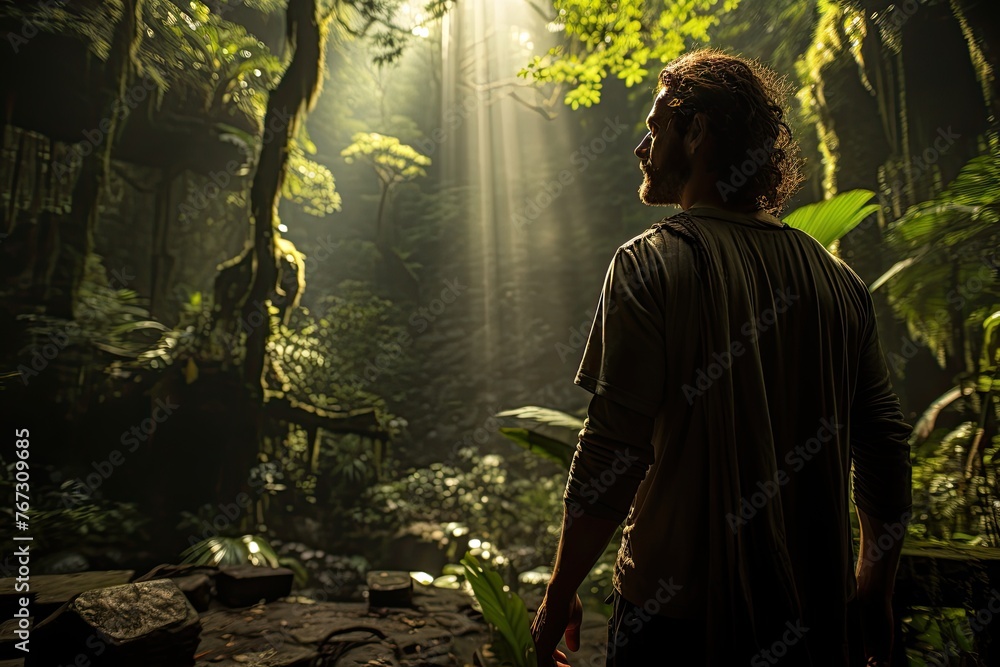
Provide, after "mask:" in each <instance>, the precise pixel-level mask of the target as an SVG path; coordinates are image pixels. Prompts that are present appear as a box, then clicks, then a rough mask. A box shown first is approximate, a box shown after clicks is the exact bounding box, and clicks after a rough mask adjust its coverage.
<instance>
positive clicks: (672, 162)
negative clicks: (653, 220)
mask: <svg viewBox="0 0 1000 667" xmlns="http://www.w3.org/2000/svg"><path fill="white" fill-rule="evenodd" d="M639 169H640V170H642V176H643V178H642V185H640V186H639V199H640V201H642V203H643V204H646V205H648V206H680V203H681V192H682V191H683V190H684V186H685V185H686V184H687V182H688V180H689V179H690V178H691V161H690V160H689V159H688V157H687V156H686V155H685V154H684V151H681V150H678V151H674V154H673V155H668V156H667V159H666V160H665V161H664V165H663V166H662V167H660V168H656V167H654V166H652V165H651V164H649V163H648V162H645V161H643V162H640V163H639Z"/></svg>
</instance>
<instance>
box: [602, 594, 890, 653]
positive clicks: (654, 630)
mask: <svg viewBox="0 0 1000 667" xmlns="http://www.w3.org/2000/svg"><path fill="white" fill-rule="evenodd" d="M606 601H607V602H609V603H612V604H613V606H614V609H613V611H612V613H611V618H610V619H609V620H608V647H607V661H606V662H605V665H606V667H642V666H644V665H656V667H674V666H675V665H676V666H677V667H681V666H684V667H694V666H695V665H704V664H705V659H706V657H705V645H706V639H705V637H706V627H705V621H704V620H703V619H683V618H668V617H666V616H658V615H655V614H650V613H648V612H647V611H645V610H644V609H642V608H640V607H637V606H636V605H634V604H632V603H631V602H629V601H628V600H626V599H625V598H623V597H622V596H621V594H620V593H618V592H617V591H615V592H614V593H612V594H611V595H610V596H608V599H607V600H606ZM853 607H854V605H849V606H848V609H847V611H848V625H849V627H851V629H854V630H857V632H860V625H859V621H858V619H857V616H856V610H855V609H854V608H853ZM841 622H843V620H842V621H841ZM833 625H834V624H833V622H832V621H830V622H829V624H828V622H827V621H826V620H819V621H818V622H817V623H815V624H813V625H812V628H811V629H809V630H808V633H809V638H810V639H811V640H814V641H815V643H813V647H814V651H818V652H814V653H813V655H812V656H811V659H810V657H808V656H807V651H806V646H805V642H804V641H803V642H801V643H800V644H798V645H797V646H793V647H790V648H789V654H788V655H786V656H783V657H782V659H781V662H782V664H783V665H787V666H788V667H799V666H801V665H807V664H812V665H815V666H816V667H821V666H822V667H845V666H846V665H859V666H860V665H864V655H863V653H862V652H861V651H860V646H859V645H858V644H860V636H859V635H855V641H857V644H854V643H853V642H852V647H853V648H855V651H854V653H855V655H854V656H853V659H849V658H848V647H847V645H846V644H843V643H838V642H837V641H835V640H833V639H832V638H830V639H827V637H825V636H824V635H825V634H826V633H824V632H823V629H824V627H825V626H828V627H833ZM836 635H837V636H840V637H843V632H842V631H841V630H838V632H837V633H836ZM898 641H899V640H897V642H898ZM817 647H821V648H817ZM717 648H723V649H725V648H726V647H717ZM733 664H741V665H745V664H747V661H746V660H739V661H738V662H734V663H733ZM749 664H751V665H766V664H774V660H773V659H768V657H767V656H761V657H759V658H758V659H757V661H756V662H754V660H753V658H751V660H750V663H749ZM894 664H895V663H894ZM903 664H905V663H903Z"/></svg>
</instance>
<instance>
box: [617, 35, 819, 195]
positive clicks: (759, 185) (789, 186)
mask: <svg viewBox="0 0 1000 667" xmlns="http://www.w3.org/2000/svg"><path fill="white" fill-rule="evenodd" d="M785 94H786V88H785V86H784V82H783V81H782V80H781V79H780V78H779V77H778V76H777V75H776V74H775V73H774V72H772V71H771V70H769V69H767V68H765V67H763V66H761V65H759V64H757V63H755V62H752V61H748V60H744V59H743V58H740V57H738V56H731V55H727V54H725V53H722V52H721V51H716V50H713V49H705V50H701V51H693V52H690V53H687V54H685V55H683V56H681V57H680V58H677V59H676V60H674V61H673V62H671V63H670V64H669V65H667V66H666V67H665V68H664V69H663V71H662V72H660V80H659V85H658V86H657V90H656V99H655V100H654V102H653V108H652V110H651V111H650V114H649V117H648V118H647V119H646V120H647V125H648V127H649V132H648V133H647V134H646V136H645V137H644V138H643V140H642V142H641V143H640V144H639V145H638V146H637V147H636V149H635V154H636V156H637V157H638V158H639V159H640V165H639V166H640V168H641V169H642V172H643V175H644V179H643V183H642V186H641V187H640V188H639V196H640V198H641V199H642V201H643V202H644V203H646V204H650V205H667V204H677V205H681V206H683V207H684V208H687V207H688V206H690V205H691V204H693V203H696V202H701V203H714V204H716V205H722V206H725V207H726V208H733V209H742V210H755V209H763V210H765V211H767V212H769V213H777V212H779V211H780V210H781V208H782V207H783V206H784V204H785V202H786V201H787V200H788V198H789V197H790V196H791V195H792V194H793V193H794V192H795V190H797V189H798V186H799V184H800V183H801V181H802V175H801V171H800V167H801V160H800V158H799V155H798V145H797V143H796V142H795V140H794V139H793V138H792V133H791V130H790V129H789V127H788V125H787V123H785V121H784V115H785V114H784V109H783V108H782V100H783V99H784V97H785Z"/></svg>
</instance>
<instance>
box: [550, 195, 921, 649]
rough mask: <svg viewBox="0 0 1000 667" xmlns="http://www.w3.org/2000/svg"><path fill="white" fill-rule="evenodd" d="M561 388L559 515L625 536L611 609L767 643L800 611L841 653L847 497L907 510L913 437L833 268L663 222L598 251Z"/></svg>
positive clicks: (751, 232)
mask: <svg viewBox="0 0 1000 667" xmlns="http://www.w3.org/2000/svg"><path fill="white" fill-rule="evenodd" d="M575 382H576V384H578V385H580V386H581V387H583V388H585V389H587V390H588V391H590V392H591V393H593V394H595V400H594V402H592V404H591V410H590V413H589V416H588V419H587V422H586V426H585V428H584V430H583V431H581V438H580V444H579V445H578V451H577V454H576V457H575V458H574V462H573V466H572V468H571V472H570V476H569V479H568V482H567V488H566V503H567V506H568V508H569V510H570V511H571V512H574V513H579V512H587V513H590V514H594V515H598V516H604V517H611V518H617V519H619V520H624V521H625V527H624V533H623V538H622V543H621V548H620V551H619V554H618V559H617V563H616V566H615V574H614V585H615V588H616V589H617V590H618V591H619V592H620V593H621V594H622V595H623V597H625V598H626V599H627V600H629V601H630V602H632V603H633V604H636V605H638V606H640V607H641V606H643V605H645V604H647V603H648V604H649V606H648V608H649V609H650V610H651V611H653V613H658V614H662V615H666V616H672V617H681V618H707V619H709V621H710V622H715V621H713V620H712V619H716V620H718V622H719V623H722V622H725V623H726V624H731V625H733V626H734V627H736V628H739V627H741V624H745V623H744V620H745V619H743V616H742V615H747V614H748V615H749V617H750V618H751V619H752V618H754V615H755V614H756V615H758V616H759V618H757V621H758V624H757V627H758V628H759V629H758V631H757V634H758V635H759V637H758V641H759V642H763V643H765V644H766V640H765V639H762V637H764V638H766V636H767V630H765V629H763V628H767V627H770V626H771V625H773V626H774V628H780V627H781V623H780V619H779V618H778V617H779V616H783V615H785V618H788V616H787V615H786V611H787V610H800V611H801V613H802V614H804V617H805V618H806V620H807V623H806V624H807V625H808V622H816V623H819V624H822V625H823V626H824V628H825V629H824V630H823V631H822V632H813V633H812V637H813V638H814V639H815V640H819V639H820V638H821V636H822V637H823V638H824V639H823V640H824V641H835V642H837V641H841V640H843V641H846V639H844V638H843V637H841V634H840V624H841V620H842V616H843V613H844V608H845V604H846V602H847V600H848V599H850V598H851V597H853V595H854V591H855V579H854V572H853V562H854V561H853V542H852V538H851V528H850V517H849V511H850V507H849V491H850V487H851V482H852V481H853V489H854V499H855V502H856V503H857V504H858V505H859V506H860V507H861V508H862V509H863V510H865V511H866V512H867V513H869V514H871V515H873V516H876V517H879V518H882V519H885V520H889V521H900V520H901V517H903V518H904V519H905V516H904V515H905V513H907V512H908V510H909V508H910V504H911V495H910V464H909V446H908V442H907V439H908V436H909V434H910V430H911V429H910V427H909V426H908V425H907V424H905V423H904V422H903V416H902V414H901V412H900V409H899V401H898V398H897V397H896V395H895V394H894V393H893V391H892V387H891V383H890V379H889V371H888V369H887V367H886V364H885V360H884V357H883V354H882V350H881V347H880V344H879V338H878V331H877V328H876V321H875V313H874V310H873V304H872V300H871V296H870V294H869V292H868V289H867V287H866V286H865V284H864V283H863V281H862V280H861V279H860V278H859V277H858V276H857V274H855V273H854V272H853V271H852V270H851V269H850V268H849V267H848V266H847V264H845V263H844V262H843V261H841V260H840V259H838V258H837V257H835V256H834V255H832V254H831V253H829V252H828V251H827V250H826V249H825V248H824V247H823V246H822V245H821V244H819V243H818V242H817V241H815V240H814V239H813V238H812V237H810V236H809V235H808V234H806V233H804V232H802V231H800V230H797V229H794V228H791V227H789V226H788V225H786V224H784V223H782V222H780V221H779V220H777V219H776V218H774V217H772V216H769V215H767V214H764V213H758V214H756V215H750V214H738V213H732V212H728V211H723V210H719V209H713V208H706V207H696V208H691V209H689V210H688V211H686V212H685V213H683V214H680V215H678V216H674V217H671V218H667V219H665V220H663V221H661V222H659V223H656V224H654V225H653V226H652V227H651V228H650V229H648V230H646V231H645V232H644V233H642V234H640V235H638V236H636V237H635V238H633V239H631V240H630V241H628V242H627V243H625V244H623V245H622V246H621V247H620V248H618V250H617V252H616V253H615V256H614V258H613V260H612V262H611V265H610V267H609V269H608V272H607V276H606V278H605V283H604V289H603V291H602V293H601V297H600V301H599V304H598V310H597V312H596V315H595V320H594V324H593V328H592V331H591V333H590V337H589V340H588V342H587V345H586V348H585V350H584V354H583V360H582V362H581V364H580V369H579V372H578V374H577V376H576V379H575ZM852 465H853V478H852ZM664 590H669V596H666V597H668V599H667V600H666V601H664V600H663V598H664V597H665V596H664V595H663V591H664ZM652 600H657V603H656V604H652V603H651V601H652ZM734 600H735V602H734ZM764 608H768V609H769V611H767V612H762V611H760V610H761V609H764ZM720 610H721V611H720ZM768 613H770V614H771V615H772V616H774V618H771V619H770V621H768V620H767V618H766V617H767V614H768ZM787 613H789V614H791V613H792V611H787ZM720 619H725V620H724V621H723V620H720ZM769 623H770V625H769ZM831 623H832V624H833V626H834V628H833V630H829V628H828V626H829V625H830V624H831ZM829 633H832V635H831V634H829ZM720 634H722V635H723V636H724V635H725V633H724V632H721V633H720ZM779 636H780V635H779ZM824 650H825V649H824ZM817 664H819V663H817ZM824 664H825V663H824ZM830 664H836V662H833V663H830Z"/></svg>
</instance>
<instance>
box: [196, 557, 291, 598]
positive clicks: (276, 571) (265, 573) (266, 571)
mask: <svg viewBox="0 0 1000 667" xmlns="http://www.w3.org/2000/svg"><path fill="white" fill-rule="evenodd" d="M293 577H294V573H293V572H292V571H291V570H289V569H288V568H284V567H277V568H270V567H256V566H254V565H236V566H233V567H226V568H222V569H220V570H219V574H217V575H216V577H215V589H216V593H217V595H218V598H219V601H220V602H221V603H222V604H224V605H226V606H227V607H249V606H250V605H252V604H256V603H257V602H260V601H261V600H265V601H267V602H270V601H271V600H277V599H278V598H283V597H285V596H287V595H288V594H289V593H291V592H292V579H293Z"/></svg>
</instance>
